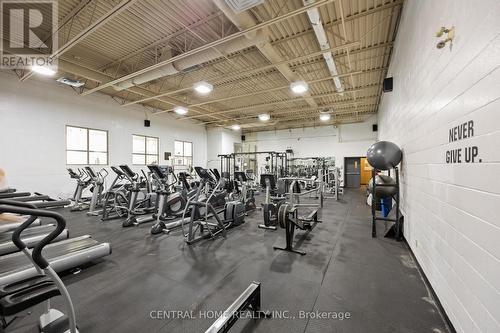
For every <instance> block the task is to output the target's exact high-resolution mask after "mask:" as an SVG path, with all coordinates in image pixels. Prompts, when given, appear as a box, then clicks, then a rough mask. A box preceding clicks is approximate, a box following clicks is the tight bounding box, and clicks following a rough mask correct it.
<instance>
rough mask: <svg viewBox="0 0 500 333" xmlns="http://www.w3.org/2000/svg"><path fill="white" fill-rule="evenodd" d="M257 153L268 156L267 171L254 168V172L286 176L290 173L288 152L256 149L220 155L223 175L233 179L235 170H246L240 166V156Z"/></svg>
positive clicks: (255, 154) (256, 173)
mask: <svg viewBox="0 0 500 333" xmlns="http://www.w3.org/2000/svg"><path fill="white" fill-rule="evenodd" d="M257 155H267V156H266V166H265V169H266V170H265V172H258V171H260V170H253V174H255V175H259V174H261V173H265V174H273V175H275V176H277V177H285V176H287V175H288V155H287V153H286V152H277V151H255V152H245V153H231V154H221V155H218V157H219V158H220V168H221V172H222V177H224V178H226V179H228V180H231V179H234V173H235V171H245V170H243V168H241V167H240V166H238V164H239V163H238V158H239V157H243V158H244V157H249V156H257Z"/></svg>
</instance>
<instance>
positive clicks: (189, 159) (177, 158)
mask: <svg viewBox="0 0 500 333" xmlns="http://www.w3.org/2000/svg"><path fill="white" fill-rule="evenodd" d="M174 165H185V166H187V167H191V166H193V143H192V142H188V141H177V140H175V142H174Z"/></svg>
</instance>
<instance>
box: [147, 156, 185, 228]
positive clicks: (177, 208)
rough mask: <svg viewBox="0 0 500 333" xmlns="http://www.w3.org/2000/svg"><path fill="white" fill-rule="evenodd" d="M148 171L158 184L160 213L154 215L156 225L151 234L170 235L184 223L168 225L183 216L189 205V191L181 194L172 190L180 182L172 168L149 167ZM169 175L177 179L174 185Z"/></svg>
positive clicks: (157, 196)
mask: <svg viewBox="0 0 500 333" xmlns="http://www.w3.org/2000/svg"><path fill="white" fill-rule="evenodd" d="M148 169H149V170H150V171H151V173H152V174H153V177H154V178H155V179H156V180H157V182H158V188H157V190H156V200H157V207H158V211H157V213H156V214H154V216H155V217H156V223H155V224H154V225H153V226H152V227H151V234H153V235H157V234H161V233H169V232H170V229H172V228H174V227H177V226H180V225H181V223H182V222H181V221H175V222H171V223H167V221H169V220H170V221H172V220H174V219H177V218H179V217H180V216H181V215H182V214H183V212H184V209H185V207H186V203H187V190H185V189H183V190H181V191H180V192H175V191H174V192H172V191H171V190H170V189H171V188H172V186H173V185H175V184H176V183H177V181H178V179H177V177H175V174H174V172H173V170H172V168H171V167H167V168H166V170H162V168H160V167H159V166H158V165H148ZM169 174H171V175H172V176H173V177H174V179H175V180H174V182H172V183H169V182H168V181H169V180H168V175H169Z"/></svg>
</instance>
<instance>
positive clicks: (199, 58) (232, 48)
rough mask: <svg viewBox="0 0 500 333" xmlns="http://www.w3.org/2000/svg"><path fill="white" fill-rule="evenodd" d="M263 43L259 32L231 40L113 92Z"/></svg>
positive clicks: (118, 87) (133, 81)
mask: <svg viewBox="0 0 500 333" xmlns="http://www.w3.org/2000/svg"><path fill="white" fill-rule="evenodd" d="M265 42H267V37H266V36H265V35H264V34H263V33H261V32H259V33H257V34H255V36H253V37H252V38H248V37H247V38H245V37H244V36H241V37H240V38H236V39H233V40H231V41H228V42H226V43H224V44H221V45H219V46H217V50H215V49H213V48H211V49H208V50H205V51H203V52H198V53H195V54H193V55H191V56H188V57H186V58H183V59H179V60H176V61H174V62H172V63H170V64H166V65H165V66H162V67H160V68H157V69H155V70H152V71H150V72H147V73H144V74H141V75H138V76H136V77H134V78H133V79H130V80H126V81H123V82H121V83H119V84H117V85H114V86H113V88H114V89H115V90H118V91H121V90H125V89H128V88H131V87H133V86H136V85H140V84H143V83H146V82H149V81H152V80H156V79H159V78H161V77H165V76H170V75H175V74H177V73H179V72H182V71H185V70H189V69H190V68H192V67H194V66H197V65H200V64H203V63H206V62H208V61H212V60H215V59H218V58H220V57H221V53H222V54H225V55H226V54H231V53H235V52H238V51H241V50H244V49H246V48H249V47H252V46H256V45H258V44H262V43H265Z"/></svg>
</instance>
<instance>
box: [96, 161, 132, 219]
mask: <svg viewBox="0 0 500 333" xmlns="http://www.w3.org/2000/svg"><path fill="white" fill-rule="evenodd" d="M111 170H113V172H114V173H115V174H116V177H115V179H114V180H113V182H112V183H111V185H110V186H109V188H108V190H107V191H106V193H105V194H104V200H103V203H102V211H101V215H102V217H101V220H102V221H108V220H112V219H116V218H122V217H124V216H126V215H127V207H126V205H127V203H126V202H121V201H123V199H120V198H126V197H127V190H126V186H127V185H128V183H126V182H125V180H126V177H125V173H124V172H123V171H121V170H120V169H119V168H117V167H115V166H111Z"/></svg>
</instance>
